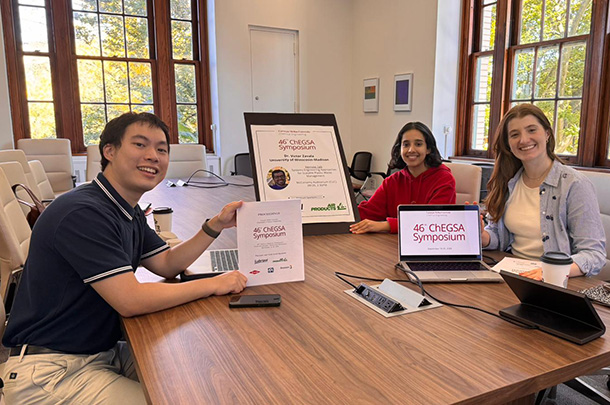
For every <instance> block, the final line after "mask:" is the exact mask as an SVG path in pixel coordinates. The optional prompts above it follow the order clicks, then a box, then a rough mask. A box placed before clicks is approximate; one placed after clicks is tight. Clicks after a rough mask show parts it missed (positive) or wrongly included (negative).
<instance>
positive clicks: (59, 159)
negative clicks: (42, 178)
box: [17, 139, 74, 195]
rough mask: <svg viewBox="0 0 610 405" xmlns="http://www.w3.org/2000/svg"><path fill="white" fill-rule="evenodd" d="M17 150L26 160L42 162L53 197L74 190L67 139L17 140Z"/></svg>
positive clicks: (68, 141) (70, 151)
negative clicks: (22, 153) (22, 152)
mask: <svg viewBox="0 0 610 405" xmlns="http://www.w3.org/2000/svg"><path fill="white" fill-rule="evenodd" d="M17 148H18V149H21V150H22V151H24V152H25V154H26V156H27V159H28V160H39V161H40V162H42V166H43V167H44V171H45V173H46V174H47V177H48V178H49V182H50V183H51V187H52V188H53V193H55V195H59V194H63V193H65V192H66V191H69V190H71V189H72V188H74V178H73V175H74V168H73V166H72V149H71V147H70V140H69V139H19V140H18V141H17Z"/></svg>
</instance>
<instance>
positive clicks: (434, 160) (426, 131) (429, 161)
mask: <svg viewBox="0 0 610 405" xmlns="http://www.w3.org/2000/svg"><path fill="white" fill-rule="evenodd" d="M412 129H416V130H418V131H419V132H421V134H422V135H423V136H424V140H425V141H426V149H430V153H428V154H427V155H426V159H425V160H424V163H425V164H426V167H439V166H440V165H441V163H442V161H443V159H442V157H441V153H440V152H439V151H438V148H437V147H436V140H435V139H434V135H432V131H430V128H428V127H427V126H426V125H425V124H423V123H421V122H409V123H407V124H406V125H405V126H404V127H402V129H401V130H400V131H399V132H398V136H397V137H396V141H394V146H392V155H391V159H390V163H388V167H389V168H390V170H392V169H404V168H405V167H407V164H406V163H405V161H404V160H402V156H401V154H400V147H401V144H402V136H403V135H404V133H405V132H407V131H410V130H412Z"/></svg>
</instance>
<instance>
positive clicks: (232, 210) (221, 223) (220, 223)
mask: <svg viewBox="0 0 610 405" xmlns="http://www.w3.org/2000/svg"><path fill="white" fill-rule="evenodd" d="M242 204H243V201H233V202H232V203H229V204H227V205H225V206H224V207H223V208H222V209H221V210H220V212H219V213H218V215H216V216H215V217H214V218H212V219H210V220H209V221H208V226H209V227H210V228H212V229H213V230H215V231H217V232H220V231H222V230H223V229H225V228H231V227H234V226H235V224H236V219H237V215H236V213H237V210H238V209H239V207H241V205H242Z"/></svg>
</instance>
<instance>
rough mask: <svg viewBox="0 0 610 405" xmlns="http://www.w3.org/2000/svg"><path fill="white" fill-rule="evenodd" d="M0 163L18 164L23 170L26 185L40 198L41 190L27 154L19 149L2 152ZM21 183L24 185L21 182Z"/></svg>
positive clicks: (0, 151)
mask: <svg viewBox="0 0 610 405" xmlns="http://www.w3.org/2000/svg"><path fill="white" fill-rule="evenodd" d="M0 162H2V163H4V162H17V163H19V165H20V166H21V170H22V171H23V173H24V175H25V183H24V184H25V185H26V186H28V187H29V188H30V190H32V191H33V192H34V194H36V196H37V197H39V198H40V190H39V189H38V183H37V182H36V179H35V178H34V173H32V169H31V167H30V165H29V163H28V159H27V157H26V155H25V153H24V152H23V151H22V150H19V149H7V150H0ZM20 183H23V182H22V181H20Z"/></svg>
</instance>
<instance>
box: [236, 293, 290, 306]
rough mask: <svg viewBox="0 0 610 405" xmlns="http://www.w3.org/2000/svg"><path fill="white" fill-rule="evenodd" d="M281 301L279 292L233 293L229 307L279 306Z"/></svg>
mask: <svg viewBox="0 0 610 405" xmlns="http://www.w3.org/2000/svg"><path fill="white" fill-rule="evenodd" d="M281 303H282V297H280V295H279V294H263V295H235V296H233V297H231V300H230V301H229V308H247V307H279V306H280V304H281Z"/></svg>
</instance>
